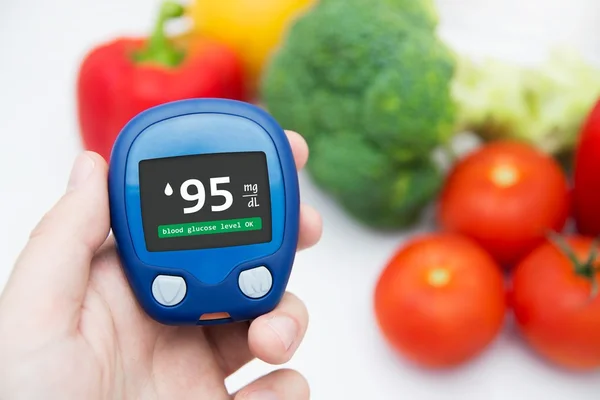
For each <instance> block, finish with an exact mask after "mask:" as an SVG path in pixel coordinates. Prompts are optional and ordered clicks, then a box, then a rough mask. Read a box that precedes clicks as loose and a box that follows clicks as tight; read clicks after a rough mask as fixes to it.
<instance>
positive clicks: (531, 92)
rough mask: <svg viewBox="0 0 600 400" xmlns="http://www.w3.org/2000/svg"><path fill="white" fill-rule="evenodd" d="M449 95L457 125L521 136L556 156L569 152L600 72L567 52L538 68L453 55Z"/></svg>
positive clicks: (497, 135)
mask: <svg viewBox="0 0 600 400" xmlns="http://www.w3.org/2000/svg"><path fill="white" fill-rule="evenodd" d="M457 60H458V61H459V62H458V64H457V65H458V67H457V70H456V76H455V80H454V82H453V88H452V93H453V97H454V99H455V100H456V102H457V104H458V110H459V112H458V115H457V129H458V130H470V131H473V132H476V133H477V134H478V135H480V136H481V137H483V138H484V139H487V140H498V139H518V140H525V141H527V142H529V143H530V144H533V145H535V146H536V147H537V148H539V149H541V150H542V151H544V152H547V153H549V154H552V155H555V156H569V155H570V153H571V152H572V150H573V148H574V146H575V144H576V141H577V134H578V132H579V130H580V128H581V125H582V122H583V121H584V120H585V117H586V115H587V113H588V112H589V110H590V108H591V107H593V104H594V102H595V101H596V99H597V98H598V97H599V96H600V70H599V69H597V68H594V67H593V66H591V64H589V63H587V62H586V61H585V60H584V59H583V58H582V57H581V56H580V55H579V54H578V53H576V52H575V51H570V50H562V51H555V52H554V53H552V54H551V56H550V57H549V58H548V59H547V60H546V62H544V63H542V64H541V65H539V66H535V67H523V66H519V65H516V64H511V63H508V62H501V61H498V60H487V61H484V62H482V63H477V62H473V61H471V60H469V58H467V57H458V58H457Z"/></svg>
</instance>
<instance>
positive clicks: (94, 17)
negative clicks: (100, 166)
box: [0, 0, 600, 400]
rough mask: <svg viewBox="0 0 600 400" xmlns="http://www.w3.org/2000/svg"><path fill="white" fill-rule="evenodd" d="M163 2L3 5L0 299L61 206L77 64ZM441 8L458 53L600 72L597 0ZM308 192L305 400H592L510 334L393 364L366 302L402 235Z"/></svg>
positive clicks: (303, 265)
mask: <svg viewBox="0 0 600 400" xmlns="http://www.w3.org/2000/svg"><path fill="white" fill-rule="evenodd" d="M206 1H213V0H206ZM214 1H217V0H214ZM219 1H225V0H219ZM256 1H260V0H256ZM157 3H158V2H157V1H156V0H152V1H149V0H71V1H69V0H56V1H49V0H29V1H17V0H12V1H11V0H0V287H2V286H3V285H4V283H5V280H6V277H7V276H8V274H9V272H10V269H11V267H12V264H13V262H14V260H15V257H16V256H17V254H18V252H19V251H20V249H21V248H22V246H23V245H24V243H25V241H26V239H27V236H28V233H29V231H30V230H31V229H32V227H33V226H34V224H35V223H36V222H37V221H38V219H39V218H40V217H41V216H42V214H43V213H44V212H45V210H47V209H48V208H49V207H50V206H51V205H52V204H53V203H54V202H55V200H56V199H57V198H58V197H59V196H60V195H61V193H62V190H63V188H64V186H65V183H66V179H67V176H68V173H69V170H70V167H71V163H72V161H73V159H74V157H75V156H76V154H77V153H78V151H79V150H80V144H79V141H78V137H77V127H76V120H75V114H74V109H75V103H74V96H73V93H74V79H75V76H76V71H77V67H78V62H79V61H80V59H81V57H82V56H83V54H84V52H85V51H86V50H87V49H88V48H89V47H90V46H92V45H94V44H95V43H97V42H98V41H101V40H105V39H108V38H111V37H113V36H114V35H118V34H128V33H131V34H138V33H143V32H144V30H146V29H149V28H150V25H151V23H152V21H153V18H154V13H155V11H156V7H157ZM438 5H439V9H440V12H441V15H442V25H441V34H442V35H443V36H444V38H446V39H447V40H448V41H449V42H450V43H451V44H453V45H454V46H455V47H456V48H457V49H460V50H463V51H467V52H471V53H473V54H489V55H496V56H500V57H503V58H507V59H514V60H521V61H523V62H531V61H533V62H535V61H537V60H539V59H540V57H542V56H543V55H544V53H545V51H546V50H547V49H548V46H549V45H551V44H557V43H559V42H566V43H570V44H572V45H575V46H577V47H578V48H579V49H580V50H582V51H583V52H584V53H585V54H586V56H588V57H589V59H590V60H592V61H594V62H598V60H600V5H599V4H598V3H597V0H528V1H524V0H438ZM302 193H303V200H304V201H305V202H307V203H311V204H313V205H314V206H316V207H317V208H318V209H319V210H320V211H321V212H322V214H323V216H324V224H325V231H324V235H323V239H322V242H321V243H320V244H319V245H318V246H317V247H316V248H314V249H312V250H309V251H306V252H304V253H301V254H300V255H299V256H298V261H297V263H296V267H295V271H294V273H293V276H292V280H291V283H290V289H291V290H292V291H294V292H296V293H297V294H299V295H300V296H301V297H302V298H303V299H304V300H305V302H306V304H307V306H308V308H309V311H310V315H311V324H310V329H309V332H308V334H307V336H306V340H305V342H304V344H303V346H302V347H301V348H300V350H299V352H298V354H297V356H296V357H295V358H294V360H293V361H292V362H290V363H289V366H291V367H294V368H297V369H299V370H300V371H301V372H302V373H303V374H304V375H305V376H306V377H307V378H308V380H309V382H310V385H311V388H312V398H313V399H317V400H327V399H344V398H360V399H362V398H369V399H377V400H379V399H382V400H385V399H410V400H427V399H460V400H481V399H514V400H518V399H524V400H525V399H527V400H531V399H544V400H558V399H578V400H592V399H599V398H600V374H587V375H576V374H569V373H566V372H564V371H560V370H557V369H554V368H552V367H549V366H548V365H547V364H545V363H544V362H542V361H540V360H539V359H538V358H536V357H535V356H534V355H533V354H531V353H530V352H529V351H528V350H527V349H526V347H524V346H523V344H522V343H521V342H520V340H518V337H517V336H516V334H515V333H514V331H513V330H512V329H511V328H507V329H506V331H505V332H504V333H503V334H502V336H501V337H500V338H499V339H498V341H497V342H496V343H495V345H494V346H493V347H492V348H491V349H489V351H487V352H486V353H485V355H483V356H482V357H481V358H479V359H477V360H476V361H475V362H473V363H472V364H470V365H468V366H465V367H463V368H460V369H457V370H454V371H451V372H444V373H440V372H438V373H431V372H426V371H422V370H419V369H416V368H414V367H412V366H410V365H408V364H406V363H405V362H404V361H403V360H402V359H401V358H399V357H396V356H394V355H393V354H392V353H391V352H390V350H388V348H387V346H386V345H385V344H384V343H383V342H382V340H381V338H380V336H379V333H378V331H377V329H376V327H375V323H374V319H373V313H372V302H371V299H372V290H373V285H374V282H375V280H376V278H377V276H378V274H379V272H380V270H381V268H382V266H383V265H384V263H385V261H386V260H387V259H388V257H389V256H390V255H391V253H392V251H393V250H394V249H395V248H396V247H397V246H399V245H400V243H401V241H402V239H403V237H404V236H403V235H401V234H396V235H383V234H380V233H375V232H371V231H369V230H366V229H364V228H363V227H360V226H357V225H356V224H355V223H354V222H352V221H351V220H349V219H347V218H346V216H344V215H343V214H341V213H340V211H338V209H337V208H336V207H335V205H334V204H332V203H331V202H330V201H329V200H328V199H327V198H326V197H325V196H323V195H322V194H321V193H320V192H319V191H317V190H315V188H314V187H313V186H312V185H311V184H310V182H309V181H308V180H307V179H306V177H304V176H302ZM599 334H600V333H599ZM0 357H1V355H0ZM271 368H272V367H271V366H267V365H264V364H261V363H258V362H256V363H252V364H250V365H249V366H248V367H247V368H244V369H243V370H242V371H241V372H240V373H238V374H237V375H235V376H234V377H232V379H230V380H229V381H228V384H229V385H230V387H231V388H232V389H233V388H237V387H239V386H240V385H242V384H243V383H245V382H248V381H250V380H251V379H254V378H255V377H257V376H259V375H260V374H262V373H265V372H267V371H269V370H270V369H271Z"/></svg>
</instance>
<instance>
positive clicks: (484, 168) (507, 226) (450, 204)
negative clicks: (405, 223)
mask: <svg viewBox="0 0 600 400" xmlns="http://www.w3.org/2000/svg"><path fill="white" fill-rule="evenodd" d="M569 208H570V206H569V187H568V182H567V178H566V176H565V174H564V172H563V171H562V169H561V168H560V166H559V164H558V163H557V162H556V161H555V160H554V159H553V158H551V157H549V156H547V155H546V154H543V153H541V152H540V151H538V150H536V149H534V148H533V147H531V146H528V145H526V144H522V143H518V142H495V143H491V144H489V145H486V146H483V147H481V148H480V149H478V150H476V151H475V152H473V153H471V154H470V155H467V156H466V157H465V158H464V159H462V160H461V161H459V162H458V163H457V164H456V166H455V167H454V169H453V170H452V171H451V172H450V174H449V176H448V179H447V182H446V185H445V187H444V189H443V191H442V194H441V197H440V204H439V209H438V221H439V224H440V225H441V227H442V228H444V229H446V230H448V231H451V232H456V233H461V234H464V235H466V236H469V237H471V238H473V239H475V240H476V241H477V242H478V243H479V244H480V245H482V246H483V247H484V248H485V249H486V250H487V251H488V252H489V253H490V254H491V255H492V256H493V257H494V258H495V259H496V260H497V261H498V262H499V263H500V264H503V265H505V266H508V265H511V264H514V263H515V262H517V261H519V260H520V259H521V258H522V257H523V256H525V255H526V254H527V253H528V252H529V251H531V250H532V249H533V248H534V247H536V246H537V245H539V244H540V243H541V242H542V241H543V240H544V237H545V235H546V234H547V233H548V231H549V230H553V231H561V230H562V229H563V228H564V225H565V223H566V221H567V218H568V216H569Z"/></svg>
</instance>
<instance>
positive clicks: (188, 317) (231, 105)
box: [108, 99, 300, 325]
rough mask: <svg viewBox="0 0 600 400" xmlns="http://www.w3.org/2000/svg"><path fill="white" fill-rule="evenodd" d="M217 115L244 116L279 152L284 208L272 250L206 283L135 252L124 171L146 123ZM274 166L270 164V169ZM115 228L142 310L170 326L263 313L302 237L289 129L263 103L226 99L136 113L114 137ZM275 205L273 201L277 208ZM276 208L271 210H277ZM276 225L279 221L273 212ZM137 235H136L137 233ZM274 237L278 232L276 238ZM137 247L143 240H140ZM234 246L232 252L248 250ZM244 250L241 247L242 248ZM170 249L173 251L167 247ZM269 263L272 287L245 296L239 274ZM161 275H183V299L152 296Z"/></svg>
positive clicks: (277, 294)
mask: <svg viewBox="0 0 600 400" xmlns="http://www.w3.org/2000/svg"><path fill="white" fill-rule="evenodd" d="M194 114H213V115H227V116H234V117H241V118H244V119H247V120H249V121H251V122H253V123H255V124H257V125H258V126H259V127H260V128H262V130H264V131H265V132H266V134H268V136H269V137H270V140H271V141H272V143H273V145H274V148H275V150H276V152H277V156H278V159H279V168H280V171H278V172H280V174H281V181H282V185H283V195H284V202H283V203H284V207H283V210H282V215H283V221H282V222H280V223H281V224H282V230H281V241H280V245H279V246H278V247H277V248H275V249H273V251H271V252H270V253H268V254H263V255H261V256H260V257H254V258H251V259H247V260H243V261H241V262H240V263H238V264H237V265H236V266H235V267H234V268H232V269H231V271H230V272H229V273H228V274H227V275H226V276H225V277H224V279H222V280H220V281H219V282H211V283H206V282H202V281H201V280H199V279H198V278H197V276H195V275H194V274H193V273H191V272H190V270H189V269H186V268H185V267H183V266H182V267H179V266H174V265H170V266H168V267H167V266H164V265H153V264H152V263H147V262H144V261H143V260H142V259H141V257H139V256H138V253H137V252H136V246H135V245H134V239H133V237H132V233H131V230H130V220H131V216H130V215H128V209H127V201H126V200H127V196H128V194H127V189H126V172H127V166H128V162H129V158H130V151H131V147H132V145H133V143H134V142H135V141H136V139H137V138H138V137H139V136H140V135H141V134H142V133H143V132H144V131H146V130H147V129H148V128H150V127H152V126H154V125H156V124H158V123H160V122H163V121H166V120H169V119H172V118H176V117H183V116H187V115H194ZM271 167H272V166H270V167H269V168H271ZM108 187H109V200H110V216H111V227H112V231H113V235H114V237H115V245H116V249H117V252H118V254H119V256H120V259H121V263H122V267H123V271H124V273H125V276H126V278H127V280H128V282H129V284H130V287H131V289H132V290H133V292H134V294H135V297H136V299H137V301H138V303H139V304H140V306H141V307H142V308H143V309H144V311H145V312H146V313H147V314H148V315H149V316H150V317H151V318H153V319H154V320H156V321H158V322H160V323H162V324H166V325H209V324H217V323H224V322H234V321H244V320H249V319H253V318H256V317H257V316H259V315H262V314H265V313H267V312H269V311H271V310H272V309H274V308H275V306H276V305H277V304H278V303H279V301H280V300H281V297H282V296H283V294H284V292H285V289H286V287H287V282H288V280H289V276H290V273H291V269H292V265H293V262H294V258H295V253H296V247H297V242H298V229H299V207H300V196H299V189H298V176H297V171H296V167H295V162H294V158H293V154H292V151H291V148H290V144H289V142H288V140H287V137H286V135H285V132H284V131H283V129H282V128H281V127H280V126H279V125H278V124H277V122H276V121H275V120H274V119H273V118H272V117H271V116H270V115H269V114H268V113H266V112H265V111H263V110H261V109H260V108H258V107H256V106H253V105H250V104H247V103H243V102H239V101H235V100H226V99H188V100H180V101H175V102H171V103H166V104H162V105H160V106H157V107H153V108H150V109H148V110H146V111H143V112H142V113H140V114H138V115H137V116H136V117H134V118H133V119H132V120H131V121H129V122H128V123H127V125H126V126H125V127H124V128H123V129H122V130H121V133H120V134H119V136H118V137H117V139H116V140H115V144H114V146H113V151H112V154H111V158H110V165H109V174H108ZM275 206H276V205H274V207H275ZM273 213H274V211H272V215H273ZM272 219H273V222H272V223H273V226H275V224H276V223H277V221H275V216H274V215H273V218H272ZM133 236H135V235H133ZM273 240H275V237H273ZM138 246H139V244H138ZM251 246H256V245H247V246H241V247H240V248H237V249H236V247H231V248H229V251H232V252H236V251H240V252H241V253H243V252H244V250H243V249H242V248H249V247H251ZM240 249H242V250H240ZM198 251H202V250H191V251H190V250H182V251H177V252H173V253H178V254H179V259H181V255H182V254H184V255H185V254H191V252H198ZM164 253H169V252H164ZM258 266H265V267H266V268H268V269H269V271H270V272H271V275H272V277H273V279H272V280H273V282H272V287H271V289H270V291H269V292H268V293H267V294H266V295H265V296H264V297H262V298H259V299H253V298H250V297H247V296H245V295H244V294H243V293H242V292H241V290H240V288H239V286H238V276H239V274H240V273H241V272H242V271H244V270H247V269H252V268H255V267H258ZM158 275H171V276H180V277H182V278H183V279H184V280H185V282H186V286H187V292H186V295H185V297H184V299H183V301H182V302H181V303H180V304H178V305H175V306H163V305H161V304H159V303H158V302H157V301H156V300H155V299H154V297H153V295H152V289H151V286H152V282H153V280H154V278H155V277H156V276H158ZM224 312H225V313H228V314H229V318H226V319H216V320H210V319H209V320H199V318H200V317H201V315H203V314H211V313H224Z"/></svg>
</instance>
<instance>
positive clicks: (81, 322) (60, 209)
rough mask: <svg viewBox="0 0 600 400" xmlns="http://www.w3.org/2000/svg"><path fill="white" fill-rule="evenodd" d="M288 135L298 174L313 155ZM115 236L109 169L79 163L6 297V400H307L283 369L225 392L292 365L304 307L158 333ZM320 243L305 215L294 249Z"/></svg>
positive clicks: (2, 344)
mask: <svg viewBox="0 0 600 400" xmlns="http://www.w3.org/2000/svg"><path fill="white" fill-rule="evenodd" d="M287 134H288V138H289V140H290V143H291V145H292V149H293V152H294V157H295V160H296V165H297V167H298V169H300V168H302V167H303V166H304V164H305V163H306V160H307V158H308V148H307V146H306V143H305V142H304V140H303V139H302V138H301V137H300V135H298V134H296V133H294V132H287ZM109 230H110V220H109V204H108V193H107V165H106V162H105V161H104V160H103V159H102V158H101V157H100V156H98V155H97V154H94V153H84V154H82V155H81V156H80V157H79V158H78V159H77V161H76V162H75V165H74V167H73V171H72V173H71V178H70V180H69V185H68V189H67V192H66V194H65V195H64V196H63V197H62V198H61V199H60V200H59V201H58V203H57V204H56V205H55V206H54V207H53V208H52V210H50V211H49V212H48V213H47V214H46V215H45V216H44V218H43V219H42V220H41V221H40V223H39V224H38V226H37V227H36V228H35V229H34V231H33V232H32V234H31V236H30V239H29V242H28V243H27V245H26V247H25V249H24V250H23V252H22V253H21V255H20V257H19V259H18V260H17V262H16V265H15V267H14V269H13V272H12V274H11V276H10V278H9V281H8V283H7V285H6V287H5V290H4V292H3V293H2V296H1V297H0V399H3V400H4V399H6V400H22V399H27V400H29V399H32V400H53V399H61V400H70V399H73V400H93V399H143V400H146V399H157V400H159V399H169V400H171V399H178V400H179V399H182V400H183V399H194V400H221V399H223V400H225V399H231V398H232V397H233V398H234V399H236V400H242V399H246V400H250V399H252V400H276V399H278V400H303V399H308V398H309V389H308V385H307V383H306V381H305V380H304V378H303V377H302V376H301V375H300V374H299V373H298V372H296V371H293V370H287V369H282V370H278V371H275V372H272V373H271V374H268V375H266V376H264V377H261V378H259V379H257V380H256V381H254V382H253V383H251V384H249V385H248V386H247V387H245V388H243V389H241V390H240V391H239V392H238V393H235V394H233V396H230V395H229V394H228V392H227V390H226V387H225V385H224V380H225V378H226V377H228V376H229V375H231V374H232V373H233V372H235V371H236V370H238V369H239V368H240V367H242V366H243V365H245V364H246V363H248V362H249V361H250V360H252V359H253V358H255V357H256V358H259V359H261V360H263V361H265V362H267V363H271V364H282V363H284V362H287V361H288V360H289V359H290V358H291V357H292V355H293V354H294V352H295V351H296V349H297V348H298V346H299V344H300V342H301V341H302V339H303V337H304V333H305V331H306V327H307V324H308V314H307V311H306V308H305V307H304V305H303V303H302V302H301V301H300V300H299V299H298V298H297V297H295V296H294V295H292V294H290V293H286V294H285V295H284V297H283V299H282V301H281V303H280V304H279V305H278V306H277V308H276V309H275V310H274V311H272V312H270V313H268V314H267V315H263V316H261V317H259V318H257V319H255V320H254V321H252V322H240V323H235V324H227V325H216V326H209V327H189V326H187V327H173V326H164V325H161V324H159V323H157V322H155V321H154V320H152V319H150V318H149V317H148V316H147V315H146V314H145V313H144V311H143V310H142V309H141V308H140V306H139V305H138V304H137V302H136V299H135V298H134V296H133V294H132V292H131V290H130V288H129V285H128V283H127V281H126V278H125V276H124V274H123V272H122V269H121V266H120V264H119V259H118V256H117V254H116V252H115V247H114V243H113V241H112V237H108V235H109ZM320 234H321V219H320V217H319V215H318V214H317V212H315V211H314V210H312V209H311V208H309V207H307V206H302V209H301V220H300V237H299V243H298V249H299V250H300V249H304V248H307V247H310V246H312V245H314V244H315V243H316V242H317V241H318V240H319V238H320ZM107 237H108V238H107Z"/></svg>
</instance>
